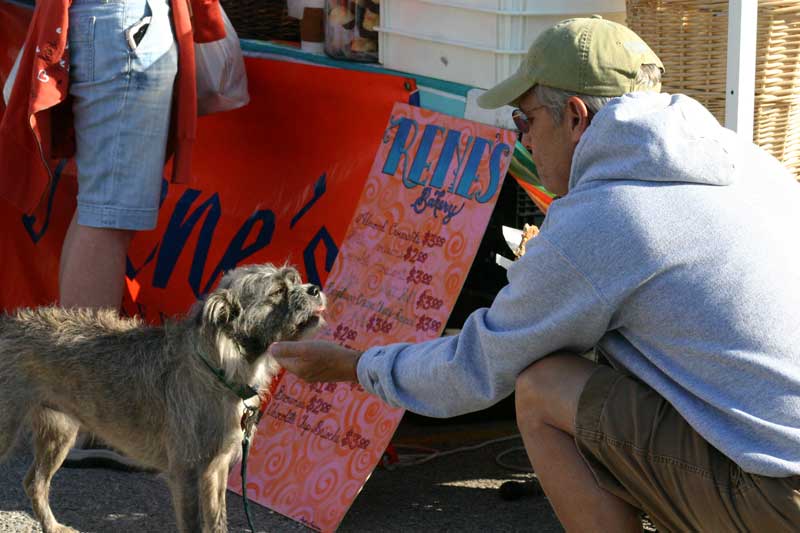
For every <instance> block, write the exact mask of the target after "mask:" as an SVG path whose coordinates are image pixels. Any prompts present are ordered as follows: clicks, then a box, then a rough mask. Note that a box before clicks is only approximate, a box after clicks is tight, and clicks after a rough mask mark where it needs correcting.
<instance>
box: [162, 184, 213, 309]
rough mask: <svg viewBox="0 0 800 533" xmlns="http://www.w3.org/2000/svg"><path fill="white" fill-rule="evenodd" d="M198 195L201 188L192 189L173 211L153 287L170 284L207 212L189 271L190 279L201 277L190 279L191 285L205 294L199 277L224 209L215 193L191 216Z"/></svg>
mask: <svg viewBox="0 0 800 533" xmlns="http://www.w3.org/2000/svg"><path fill="white" fill-rule="evenodd" d="M198 196H200V191H197V190H194V189H188V190H187V191H186V192H185V193H183V195H182V196H181V198H180V200H178V203H177V205H176V206H175V211H173V213H172V217H171V218H170V220H169V224H168V225H167V229H166V230H165V231H164V236H163V237H162V239H161V246H160V247H159V251H158V258H157V259H156V268H155V272H154V273H153V287H159V288H162V289H163V288H165V287H166V286H167V283H168V282H169V278H170V276H172V271H173V270H174V269H175V264H176V263H177V262H178V257H179V256H180V254H181V252H182V251H183V248H184V247H185V246H186V241H187V240H188V239H189V236H190V235H191V233H192V230H194V227H195V226H196V225H197V223H198V222H199V221H200V219H201V218H202V217H203V215H206V217H205V221H204V222H203V226H202V228H201V229H200V236H199V238H198V240H197V247H196V248H195V252H194V259H193V260H192V266H191V271H190V274H189V279H190V280H197V282H196V283H190V285H191V287H192V290H193V291H194V293H195V296H196V297H198V298H199V297H200V296H201V294H200V292H199V287H200V282H199V279H200V277H201V276H202V273H203V268H204V266H205V264H206V258H207V257H208V250H209V248H210V246H211V237H212V236H213V234H214V230H215V229H216V226H217V222H219V217H220V213H221V209H220V204H219V196H218V195H217V194H216V193H215V194H214V195H213V196H211V198H209V199H208V200H206V201H205V202H203V203H202V204H200V206H199V207H198V208H197V209H196V210H195V211H194V212H193V213H192V214H191V215H190V216H189V217H188V219H187V214H188V212H189V208H190V207H191V205H192V203H193V202H194V201H195V199H196V198H197V197H198Z"/></svg>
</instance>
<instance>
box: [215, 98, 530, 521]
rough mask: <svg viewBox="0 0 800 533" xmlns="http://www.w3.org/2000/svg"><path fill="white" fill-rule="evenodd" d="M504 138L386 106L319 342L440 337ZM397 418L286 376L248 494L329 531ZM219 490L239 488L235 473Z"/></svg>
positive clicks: (485, 209) (260, 437)
mask: <svg viewBox="0 0 800 533" xmlns="http://www.w3.org/2000/svg"><path fill="white" fill-rule="evenodd" d="M514 135H515V134H514V133H513V132H511V131H508V130H503V129H499V128H494V127H490V126H486V125H482V124H477V123H474V122H470V121H467V120H463V119H458V118H453V117H449V116H445V115H441V114H439V113H435V112H433V111H429V110H425V109H421V108H418V107H412V106H409V105H406V104H400V103H398V104H395V106H394V109H393V110H392V114H391V118H390V119H389V124H388V125H387V127H386V130H385V133H384V136H383V139H382V140H381V143H380V147H379V149H378V153H377V156H376V157H375V161H374V163H373V166H372V170H371V171H370V175H369V178H368V179H367V182H366V185H365V187H364V190H363V191H362V193H361V200H360V202H359V205H358V207H357V208H356V212H355V213H356V214H355V217H354V219H353V221H352V222H351V224H350V226H349V228H348V230H347V233H346V236H345V238H344V241H343V243H342V246H341V248H340V250H339V254H338V256H337V258H336V261H335V262H334V264H333V267H332V269H331V272H330V274H329V275H328V278H327V281H326V283H325V293H326V294H327V296H328V302H329V305H328V311H327V312H326V319H327V321H328V327H327V328H325V329H324V330H323V331H322V332H321V333H320V335H319V337H320V338H325V339H329V340H333V341H335V342H338V343H340V344H342V345H346V346H350V347H353V348H357V349H366V348H369V347H370V346H376V345H382V344H390V343H395V342H419V341H424V340H428V339H432V338H435V337H438V336H439V335H441V333H442V331H443V329H444V326H445V323H446V322H447V318H448V315H449V314H450V310H451V309H452V307H453V305H454V304H455V301H456V298H457V297H458V295H459V293H460V292H461V288H462V286H463V284H464V280H465V279H466V276H467V273H468V272H469V269H470V266H471V265H472V261H473V259H474V257H475V254H476V252H477V250H478V245H479V244H480V241H481V238H482V236H483V233H484V231H485V230H486V225H487V223H488V221H489V216H490V215H491V212H492V209H493V207H494V204H495V202H496V200H497V195H498V193H499V191H500V186H501V184H502V181H503V177H504V176H505V174H506V170H507V169H508V165H509V163H510V160H511V155H512V150H513V148H512V147H513V146H514V140H515V137H514ZM331 179H335V176H331ZM402 415H403V410H402V409H397V408H392V407H389V406H388V405H386V404H385V403H383V402H382V401H381V400H380V399H378V398H377V397H376V396H373V395H371V394H368V393H366V392H365V391H364V390H363V389H362V388H361V387H360V386H358V385H356V384H349V383H338V384H337V383H326V384H308V383H305V382H302V381H300V380H299V379H297V378H295V377H294V376H291V375H288V374H287V375H286V376H285V377H284V379H283V380H282V381H281V382H280V384H279V385H278V387H277V390H276V392H275V395H274V396H273V398H272V400H271V402H270V404H269V406H268V407H267V410H266V413H265V415H264V418H263V419H262V420H261V424H260V427H259V429H258V433H257V434H256V437H255V439H254V442H253V447H252V448H251V451H250V458H249V460H248V461H249V468H248V478H247V481H248V486H247V491H248V496H249V497H250V499H251V500H253V501H256V502H258V503H260V504H262V505H265V506H267V507H269V508H270V509H273V510H275V511H277V512H280V513H282V514H284V515H286V516H288V517H290V518H293V519H295V520H297V521H299V522H302V523H303V524H306V525H307V526H309V527H311V528H313V529H316V530H319V531H323V532H327V531H334V530H335V529H336V528H337V527H338V525H339V523H340V522H341V521H342V519H343V518H344V515H345V513H346V512H347V510H348V509H349V508H350V506H351V505H352V503H353V501H354V500H355V498H356V496H357V495H358V493H359V491H360V490H361V488H362V487H363V485H364V483H366V481H367V479H368V478H369V476H370V474H371V473H372V470H373V469H374V468H375V466H376V465H377V464H378V462H379V461H380V459H381V456H382V455H383V452H384V451H385V450H386V447H387V446H388V444H389V441H390V439H391V438H392V435H393V434H394V431H395V429H396V428H397V426H398V424H399V423H400V419H401V417H402ZM229 486H230V488H231V489H232V490H234V491H236V492H240V491H241V477H240V475H239V469H238V468H234V470H233V474H232V475H231V478H230V483H229Z"/></svg>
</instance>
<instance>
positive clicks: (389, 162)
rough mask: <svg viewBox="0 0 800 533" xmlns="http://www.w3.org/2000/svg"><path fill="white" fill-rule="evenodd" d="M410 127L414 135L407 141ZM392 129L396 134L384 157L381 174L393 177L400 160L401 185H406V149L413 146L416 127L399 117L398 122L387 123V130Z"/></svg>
mask: <svg viewBox="0 0 800 533" xmlns="http://www.w3.org/2000/svg"><path fill="white" fill-rule="evenodd" d="M412 127H413V128H414V134H413V135H412V137H411V140H410V141H409V140H408V135H409V133H410V132H411V128H412ZM392 128H397V134H396V135H395V137H394V142H393V143H392V148H391V149H390V150H389V155H388V156H386V162H385V163H384V164H383V173H384V174H388V175H390V176H394V175H395V173H396V172H397V167H398V165H399V164H400V160H401V159H402V162H403V183H406V176H407V175H408V149H409V148H410V147H411V145H412V144H414V140H415V139H416V138H417V130H418V126H417V123H416V122H415V121H413V120H411V119H409V118H405V117H400V118H399V119H398V120H390V121H389V129H392ZM385 142H388V141H385Z"/></svg>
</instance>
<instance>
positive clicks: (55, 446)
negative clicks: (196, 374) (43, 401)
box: [24, 408, 78, 533]
mask: <svg viewBox="0 0 800 533" xmlns="http://www.w3.org/2000/svg"><path fill="white" fill-rule="evenodd" d="M31 420H32V426H33V441H34V442H33V444H34V456H33V464H32V465H31V467H30V469H29V470H28V474H27V475H26V476H25V481H24V487H25V492H26V494H27V495H28V497H29V498H30V500H31V505H32V506H33V512H34V514H35V515H36V518H38V519H39V522H41V524H42V530H43V531H44V533H67V532H72V531H75V530H74V529H72V528H69V527H66V526H62V525H61V524H59V523H58V522H57V521H56V518H55V516H53V512H52V511H51V510H50V501H49V500H50V480H51V479H53V474H55V473H56V470H58V467H59V466H61V463H62V462H63V461H64V457H66V455H67V451H68V450H69V448H70V446H72V443H73V442H75V435H76V434H77V433H78V424H77V422H75V420H73V419H72V418H70V417H69V416H67V415H65V414H63V413H59V412H57V411H53V410H51V409H46V408H42V409H40V410H39V411H38V412H35V413H33V415H32V417H31Z"/></svg>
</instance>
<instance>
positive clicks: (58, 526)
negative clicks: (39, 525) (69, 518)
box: [50, 524, 81, 533]
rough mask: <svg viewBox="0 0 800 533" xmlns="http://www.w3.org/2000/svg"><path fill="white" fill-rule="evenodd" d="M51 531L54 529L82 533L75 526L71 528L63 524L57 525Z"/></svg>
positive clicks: (67, 532)
mask: <svg viewBox="0 0 800 533" xmlns="http://www.w3.org/2000/svg"><path fill="white" fill-rule="evenodd" d="M50 531H52V533H81V532H80V531H78V530H77V529H75V528H71V527H69V526H62V525H61V524H59V525H57V526H56V527H54V528H53V529H51V530H50Z"/></svg>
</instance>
